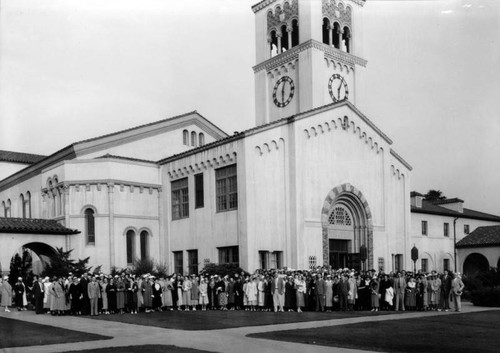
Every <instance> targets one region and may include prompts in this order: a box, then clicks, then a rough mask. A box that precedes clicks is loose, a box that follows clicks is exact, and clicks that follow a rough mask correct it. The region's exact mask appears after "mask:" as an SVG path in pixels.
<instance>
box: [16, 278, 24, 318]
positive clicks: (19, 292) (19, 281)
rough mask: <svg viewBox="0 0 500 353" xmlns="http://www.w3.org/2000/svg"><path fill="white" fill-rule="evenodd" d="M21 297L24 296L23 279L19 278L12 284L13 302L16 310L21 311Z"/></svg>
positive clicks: (22, 305)
mask: <svg viewBox="0 0 500 353" xmlns="http://www.w3.org/2000/svg"><path fill="white" fill-rule="evenodd" d="M23 295H24V284H23V279H22V278H21V277H19V278H18V279H17V282H16V284H14V302H15V305H16V307H17V310H19V311H21V310H23V307H24V304H23Z"/></svg>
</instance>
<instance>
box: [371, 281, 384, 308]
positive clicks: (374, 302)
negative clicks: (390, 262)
mask: <svg viewBox="0 0 500 353" xmlns="http://www.w3.org/2000/svg"><path fill="white" fill-rule="evenodd" d="M369 287H370V299H371V307H372V311H378V308H379V306H380V301H379V298H380V296H381V294H380V282H379V280H378V278H377V276H373V278H372V280H371V281H370V284H369Z"/></svg>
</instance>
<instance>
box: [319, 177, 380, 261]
mask: <svg viewBox="0 0 500 353" xmlns="http://www.w3.org/2000/svg"><path fill="white" fill-rule="evenodd" d="M337 203H341V204H343V205H347V204H349V205H350V206H351V207H352V208H353V209H354V210H353V211H354V212H358V213H359V214H358V216H359V219H360V220H361V223H362V224H357V225H356V227H357V229H355V232H356V231H358V232H360V234H364V235H366V241H367V248H368V259H367V261H368V269H371V268H373V221H372V212H371V210H370V206H369V205H368V201H367V200H366V198H365V196H364V195H363V193H362V192H361V191H359V190H358V189H357V188H356V187H354V186H352V185H351V184H349V183H345V184H342V185H339V186H336V187H334V188H333V189H331V190H330V192H329V193H328V195H327V196H326V198H325V201H324V202H323V207H322V209H321V227H322V239H323V265H325V266H328V265H329V253H330V244H329V237H328V226H329V221H328V217H329V215H330V213H331V212H332V209H333V208H334V207H335V205H336V204H337Z"/></svg>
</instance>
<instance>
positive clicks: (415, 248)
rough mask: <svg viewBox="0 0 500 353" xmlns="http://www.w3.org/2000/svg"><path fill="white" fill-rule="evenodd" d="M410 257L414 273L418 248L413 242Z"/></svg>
mask: <svg viewBox="0 0 500 353" xmlns="http://www.w3.org/2000/svg"><path fill="white" fill-rule="evenodd" d="M411 259H412V260H413V273H414V274H415V273H416V272H417V267H416V263H417V260H418V249H417V247H416V246H415V244H413V248H412V249H411Z"/></svg>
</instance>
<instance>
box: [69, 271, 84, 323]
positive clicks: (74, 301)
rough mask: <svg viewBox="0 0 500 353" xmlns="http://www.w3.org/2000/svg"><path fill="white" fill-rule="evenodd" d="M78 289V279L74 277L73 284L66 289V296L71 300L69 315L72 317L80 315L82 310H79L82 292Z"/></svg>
mask: <svg viewBox="0 0 500 353" xmlns="http://www.w3.org/2000/svg"><path fill="white" fill-rule="evenodd" d="M80 289H81V287H80V283H79V279H78V278H77V277H74V278H73V282H71V283H70V285H69V288H68V294H69V297H70V299H71V313H72V314H73V315H81V314H82V308H81V297H82V292H81V291H80Z"/></svg>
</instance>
